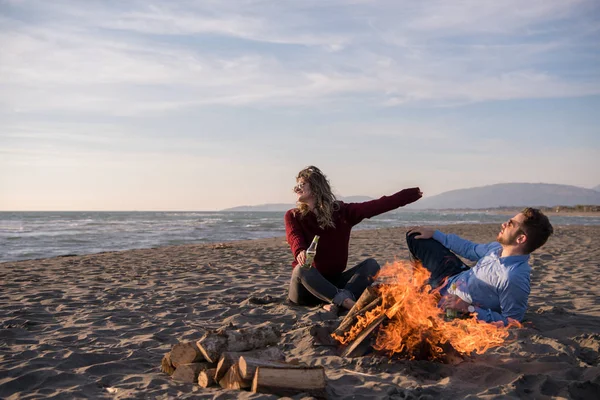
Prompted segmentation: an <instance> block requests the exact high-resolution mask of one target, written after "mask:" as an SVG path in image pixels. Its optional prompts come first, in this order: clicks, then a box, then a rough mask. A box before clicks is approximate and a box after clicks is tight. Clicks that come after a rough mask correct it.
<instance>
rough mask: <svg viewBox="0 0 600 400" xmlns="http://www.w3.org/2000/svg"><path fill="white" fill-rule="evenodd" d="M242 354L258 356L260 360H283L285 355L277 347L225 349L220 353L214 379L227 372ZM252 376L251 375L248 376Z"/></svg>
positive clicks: (217, 379)
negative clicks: (239, 349) (240, 350)
mask: <svg viewBox="0 0 600 400" xmlns="http://www.w3.org/2000/svg"><path fill="white" fill-rule="evenodd" d="M242 356H248V357H254V358H259V359H262V360H276V361H283V360H284V359H285V355H284V354H283V352H282V351H281V350H279V349H278V348H277V347H267V348H266V349H258V350H250V351H244V352H236V351H226V352H224V353H223V354H221V358H220V359H219V363H218V364H217V368H216V371H215V380H216V381H217V382H219V381H220V380H221V379H222V378H223V376H224V375H225V374H226V373H227V371H228V370H229V368H231V366H232V365H233V364H235V363H237V362H238V361H239V359H240V357H242ZM250 378H252V377H250Z"/></svg>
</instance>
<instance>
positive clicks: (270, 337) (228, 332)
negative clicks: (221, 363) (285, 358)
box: [196, 325, 281, 362]
mask: <svg viewBox="0 0 600 400" xmlns="http://www.w3.org/2000/svg"><path fill="white" fill-rule="evenodd" d="M280 336H281V333H280V332H279V330H278V329H277V328H276V327H275V326H273V325H260V326H256V327H251V328H242V329H233V328H230V327H226V328H223V329H220V330H218V331H213V332H207V333H206V335H204V337H202V338H201V339H200V340H198V342H197V343H196V345H197V347H198V348H199V349H200V352H201V353H202V355H203V356H204V358H205V359H206V360H207V361H210V362H217V361H218V360H219V358H220V357H221V354H222V353H224V352H226V351H235V352H241V351H248V350H253V349H258V348H263V347H267V346H270V345H273V344H275V343H277V342H278V341H279V337H280Z"/></svg>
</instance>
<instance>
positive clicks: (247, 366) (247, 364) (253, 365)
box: [238, 356, 306, 380]
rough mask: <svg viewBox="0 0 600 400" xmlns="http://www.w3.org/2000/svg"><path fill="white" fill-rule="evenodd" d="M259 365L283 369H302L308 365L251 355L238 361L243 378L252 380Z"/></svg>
mask: <svg viewBox="0 0 600 400" xmlns="http://www.w3.org/2000/svg"><path fill="white" fill-rule="evenodd" d="M258 367H265V368H267V367H268V368H283V369H286V368H287V369H302V368H306V366H303V365H299V364H290V363H285V362H281V361H273V360H264V359H260V358H254V357H249V356H242V357H240V360H239V361H238V369H239V372H240V375H241V376H242V379H246V380H251V379H252V378H253V377H254V373H255V372H256V369H257V368H258Z"/></svg>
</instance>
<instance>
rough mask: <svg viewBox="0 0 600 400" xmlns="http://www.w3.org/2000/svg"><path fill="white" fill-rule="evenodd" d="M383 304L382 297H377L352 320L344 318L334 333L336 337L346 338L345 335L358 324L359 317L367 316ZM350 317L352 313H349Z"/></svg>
mask: <svg viewBox="0 0 600 400" xmlns="http://www.w3.org/2000/svg"><path fill="white" fill-rule="evenodd" d="M382 302H383V299H382V298H381V297H376V298H375V299H374V300H373V301H371V302H370V303H369V304H368V305H366V306H364V307H363V308H361V309H360V310H355V312H354V314H353V315H352V316H351V317H350V318H344V320H342V322H341V323H340V325H339V326H338V327H337V329H336V330H335V331H333V334H334V335H336V336H344V334H345V333H346V332H348V331H349V330H350V328H352V326H354V324H356V321H357V320H358V317H359V316H363V315H365V314H366V313H367V312H369V311H371V310H373V309H374V308H376V307H378V306H379V305H381V303H382ZM348 315H350V313H348Z"/></svg>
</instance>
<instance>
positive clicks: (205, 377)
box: [198, 368, 217, 388]
mask: <svg viewBox="0 0 600 400" xmlns="http://www.w3.org/2000/svg"><path fill="white" fill-rule="evenodd" d="M216 370H217V369H216V368H210V369H205V370H204V371H200V373H199V374H198V385H200V387H203V388H207V387H209V386H215V385H216V384H217V382H216V381H215V371H216Z"/></svg>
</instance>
